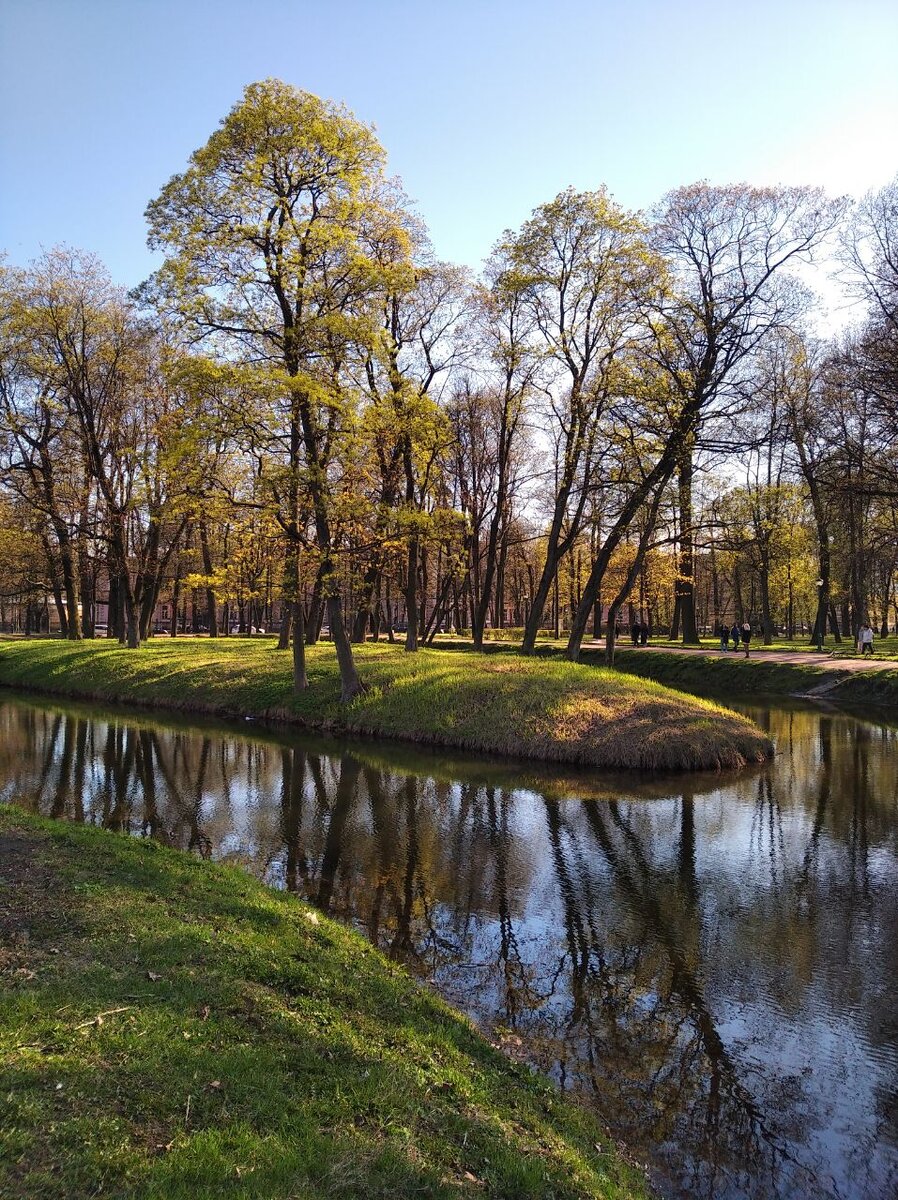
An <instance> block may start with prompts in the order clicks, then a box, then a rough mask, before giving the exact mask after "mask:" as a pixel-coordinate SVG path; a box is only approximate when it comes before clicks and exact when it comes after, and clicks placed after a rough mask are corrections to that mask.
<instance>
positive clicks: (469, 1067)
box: [0, 807, 647, 1200]
mask: <svg viewBox="0 0 898 1200" xmlns="http://www.w3.org/2000/svg"><path fill="white" fill-rule="evenodd" d="M0 1047H2V1053H0V1063H2V1065H0V1196H2V1197H4V1198H10V1200H11V1198H13V1197H15V1198H17V1200H18V1198H21V1197H29V1198H31V1200H63V1198H66V1200H70V1198H71V1197H76V1196H94V1195H102V1196H106V1197H121V1198H124V1197H129V1198H130V1197H133V1198H135V1200H150V1198H153V1200H163V1198H164V1200H196V1198H197V1197H206V1196H209V1197H211V1196H223V1197H235V1198H236V1197H240V1198H250V1197H253V1198H258V1200H262V1198H268V1197H271V1198H272V1200H273V1198H274V1197H278V1198H279V1200H285V1198H289V1197H296V1198H299V1197H302V1198H303V1200H306V1198H317V1197H321V1198H324V1197H339V1198H347V1200H348V1198H350V1197H352V1198H358V1197H366V1200H375V1198H377V1197H393V1198H399V1200H401V1198H403V1197H412V1196H415V1197H420V1196H430V1197H437V1198H449V1197H466V1196H471V1197H473V1196H489V1197H494V1198H500V1197H508V1198H509V1200H510V1198H512V1197H515V1198H519V1197H534V1198H535V1197H541V1198H545V1200H550V1198H557V1200H567V1198H571V1200H573V1198H580V1200H586V1198H593V1200H595V1198H599V1200H602V1198H606V1200H623V1198H624V1197H627V1198H634V1197H642V1196H645V1195H646V1194H647V1189H646V1186H645V1183H644V1180H643V1178H642V1176H641V1174H640V1173H639V1172H638V1171H637V1170H636V1169H635V1168H633V1167H631V1166H629V1165H627V1164H626V1163H625V1162H624V1161H623V1160H622V1159H621V1157H620V1156H619V1154H618V1153H617V1152H616V1151H614V1150H613V1149H612V1148H611V1147H610V1145H609V1144H608V1143H607V1142H606V1141H605V1140H604V1138H603V1137H602V1136H601V1133H600V1131H599V1129H598V1128H597V1126H596V1124H595V1122H594V1121H593V1119H592V1117H591V1116H590V1115H589V1114H588V1113H587V1112H586V1111H585V1110H581V1109H579V1108H578V1107H576V1106H575V1105H573V1104H570V1103H568V1102H567V1101H566V1100H565V1099H564V1098H563V1097H562V1096H561V1095H560V1094H559V1093H558V1092H557V1091H556V1090H555V1089H554V1088H553V1087H552V1086H551V1085H550V1084H549V1083H548V1082H546V1081H545V1080H542V1079H540V1078H539V1077H537V1076H534V1075H533V1074H531V1073H530V1072H528V1071H526V1070H525V1069H524V1068H522V1067H519V1066H516V1065H514V1064H512V1063H511V1062H509V1061H508V1060H507V1059H505V1058H504V1057H503V1056H502V1055H501V1054H500V1053H499V1052H498V1051H497V1050H495V1049H493V1048H492V1047H491V1046H490V1045H489V1044H488V1043H487V1042H486V1041H485V1040H484V1039H483V1038H482V1037H481V1036H480V1035H478V1034H477V1033H476V1031H475V1030H474V1029H473V1028H472V1026H471V1025H470V1023H469V1022H468V1021H467V1020H466V1019H465V1018H463V1017H461V1016H460V1015H458V1014H456V1013H454V1012H453V1011H452V1010H451V1009H449V1008H448V1007H447V1006H446V1005H445V1004H443V1003H442V1002H441V1001H440V1000H439V999H437V998H436V997H435V996H433V995H432V994H431V993H430V992H429V991H428V990H426V989H425V988H422V987H420V986H418V985H417V984H415V983H414V982H413V981H412V980H411V978H410V977H409V976H407V975H406V974H405V972H404V971H403V970H402V969H401V968H399V967H397V966H396V965H394V964H392V963H391V962H389V961H388V960H387V959H386V958H384V957H383V956H382V955H381V954H379V953H378V952H377V951H376V950H374V949H372V948H371V947H370V946H369V945H368V944H367V943H366V942H364V941H363V940H362V938H361V937H360V936H358V935H356V934H354V933H352V932H351V931H349V930H346V929H344V928H342V927H340V926H338V925H336V924H334V923H333V922H331V921H329V920H327V919H325V918H324V917H322V916H320V915H319V914H318V913H317V912H315V910H314V909H312V908H310V907H308V906H306V905H304V904H302V903H300V902H299V901H297V900H296V899H295V898H293V897H291V896H288V895H286V894H283V893H278V892H274V891H272V890H271V889H268V888H266V887H265V886H264V885H262V884H260V883H258V882H257V881H255V880H253V879H251V878H250V877H249V876H247V875H246V874H244V873H243V872H242V871H240V870H239V869H237V868H227V867H222V866H218V865H213V864H211V863H208V862H203V861H200V860H197V859H194V858H191V857H190V856H188V855H186V854H183V853H180V852H177V851H171V850H167V849H165V848H163V847H160V846H158V845H156V844H154V843H151V842H148V841H142V840H137V839H131V838H128V837H126V836H124V835H121V834H112V833H107V832H104V831H100V830H96V829H90V828H84V827H77V826H72V825H64V824H61V823H57V822H51V821H47V820H40V819H37V818H33V817H30V816H25V815H24V814H21V813H19V812H17V811H16V810H15V809H12V808H8V807H7V808H0Z"/></svg>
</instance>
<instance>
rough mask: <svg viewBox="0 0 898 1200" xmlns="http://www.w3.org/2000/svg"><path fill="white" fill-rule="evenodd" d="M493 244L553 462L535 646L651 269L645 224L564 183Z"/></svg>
mask: <svg viewBox="0 0 898 1200" xmlns="http://www.w3.org/2000/svg"><path fill="white" fill-rule="evenodd" d="M497 253H498V254H499V255H500V256H501V257H502V258H503V259H504V260H505V267H504V271H503V286H504V287H505V288H506V289H509V290H510V289H515V290H517V291H518V292H519V294H520V298H521V300H520V305H521V309H522V317H523V319H524V320H525V321H527V322H529V324H530V326H531V327H532V329H533V331H534V335H535V344H534V349H535V351H536V353H537V354H538V355H539V356H540V358H541V359H542V363H543V368H544V376H545V378H544V381H543V383H544V388H545V392H546V396H547V398H548V405H549V415H550V421H551V425H550V428H551V433H552V436H553V437H554V440H555V459H556V472H555V479H554V482H553V485H552V487H551V500H550V509H551V515H550V519H549V528H548V532H547V535H546V557H545V562H544V564H543V570H542V573H541V575H540V578H539V582H538V583H537V585H536V589H535V592H534V595H533V600H532V604H531V608H530V613H529V617H528V620H527V626H526V629H525V632H524V640H523V645H522V650H523V651H524V653H525V654H529V653H531V652H532V650H533V648H534V646H535V644H536V634H537V631H538V629H539V626H540V622H541V620H542V615H543V610H544V608H545V605H546V600H547V598H548V595H549V591H550V588H551V586H552V582H553V580H554V578H555V576H556V573H557V570H558V565H559V562H560V561H561V559H562V558H563V556H564V555H565V554H566V553H567V552H568V551H569V550H570V548H571V546H572V545H573V543H574V541H575V539H576V537H577V534H578V533H579V532H580V529H581V527H582V523H583V518H584V511H585V509H586V505H587V500H588V498H589V496H590V494H591V493H592V491H593V489H594V488H595V486H596V475H597V472H598V470H599V467H600V463H601V460H602V457H603V454H604V451H605V441H604V437H605V434H606V432H607V429H606V424H605V423H606V421H607V419H608V415H609V414H608V409H609V403H610V401H611V398H612V396H613V394H614V379H615V372H614V366H615V363H616V360H617V359H618V357H619V356H620V355H621V354H622V352H623V351H624V349H625V348H626V346H627V345H628V344H629V343H630V341H631V339H632V337H633V326H634V319H635V316H636V312H637V305H638V293H639V291H640V288H641V287H642V286H644V284H645V282H646V279H647V278H648V279H651V278H653V277H654V271H653V264H652V262H651V261H650V258H649V255H648V254H647V251H646V248H645V244H644V240H643V228H642V225H641V224H640V222H639V221H638V220H637V219H636V218H635V217H634V216H632V215H631V214H629V213H626V212H624V210H623V209H621V208H619V207H618V206H617V205H616V204H615V203H614V202H613V201H612V200H611V199H610V197H609V196H608V195H607V193H606V192H605V191H604V190H601V191H597V192H575V191H573V190H572V189H568V190H567V191H565V192H562V193H561V194H560V195H558V196H556V198H555V199H554V200H552V201H550V202H549V203H548V204H544V205H541V206H540V207H539V208H537V209H536V211H535V212H534V213H533V216H532V217H531V218H530V220H529V221H527V222H525V224H524V226H523V228H522V229H521V230H520V231H519V232H518V233H516V234H512V233H508V234H506V236H505V238H504V240H503V242H502V243H501V244H500V246H499V248H498V251H497Z"/></svg>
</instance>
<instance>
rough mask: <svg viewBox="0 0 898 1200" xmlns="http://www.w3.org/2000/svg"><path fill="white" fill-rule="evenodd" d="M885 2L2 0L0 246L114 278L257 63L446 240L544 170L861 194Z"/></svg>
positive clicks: (546, 173)
mask: <svg viewBox="0 0 898 1200" xmlns="http://www.w3.org/2000/svg"><path fill="white" fill-rule="evenodd" d="M896 64H898V3H896V0H840V2H838V3H833V2H830V0H778V2H768V0H749V3H742V4H738V3H735V2H734V0H729V2H728V0H717V2H716V3H713V2H711V0H629V2H621V3H618V2H617V0H592V2H591V3H589V2H588V0H544V2H542V3H538V2H536V0H516V2H508V0H482V2H481V3H474V2H473V0H454V3H450V2H445V0H444V2H443V3H431V2H429V0H419V3H417V4H413V3H401V2H399V0H380V2H379V3H373V2H372V3H363V2H362V0H342V2H341V3H338V4H335V3H331V2H330V0H315V2H314V3H311V2H307V0H268V2H267V3H264V4H259V3H252V0H240V2H235V0H177V2H172V0H0V249H5V251H6V253H7V255H8V257H9V260H10V261H11V262H13V263H15V264H24V263H26V262H27V261H28V260H30V259H31V258H33V257H35V256H36V255H38V254H39V253H40V251H41V249H42V248H49V247H51V246H53V245H55V244H58V243H65V244H67V245H69V246H73V247H77V248H79V249H83V250H87V251H90V252H92V253H95V254H97V255H98V256H99V257H100V258H101V259H103V261H104V262H105V263H106V264H107V266H108V268H109V270H110V272H111V274H112V277H113V279H115V281H116V282H118V283H120V284H123V285H125V286H128V287H131V286H133V285H135V284H137V283H138V282H140V281H141V280H142V279H144V278H146V276H147V275H149V274H150V272H151V271H152V270H153V269H154V267H155V266H156V265H158V259H157V258H156V256H154V255H152V254H151V253H150V252H149V251H148V250H147V249H146V224H145V221H144V217H143V212H144V209H145V208H146V205H147V203H148V202H149V201H150V200H151V199H152V198H153V197H155V196H156V195H157V194H158V193H159V191H160V189H161V187H162V186H163V185H164V184H165V182H166V181H167V180H168V179H169V178H170V177H171V176H172V175H173V174H175V173H177V172H179V171H181V170H183V169H184V167H185V166H186V165H187V160H188V157H189V155H190V154H191V152H192V151H193V150H195V149H196V148H197V147H199V146H201V145H202V144H203V143H204V142H205V141H206V140H207V138H208V137H209V135H210V134H211V133H212V132H213V130H214V129H215V127H216V126H217V124H218V123H219V121H220V120H221V119H222V118H223V117H224V116H225V114H226V113H227V112H228V110H229V109H230V108H231V107H232V106H233V105H234V104H235V103H237V102H238V101H239V99H240V97H241V95H242V92H243V89H244V87H245V86H246V85H247V84H248V83H251V82H253V81H254V80H258V79H263V78H266V77H269V76H276V77H279V78H281V79H283V80H286V81H287V82H288V83H291V84H294V85H295V86H297V87H300V88H303V89H305V90H306V91H310V92H314V93H316V94H318V95H319V96H322V97H327V98H329V99H332V100H338V101H342V102H344V103H345V104H346V105H347V106H348V107H349V108H350V109H351V110H352V111H353V112H354V114H355V115H356V117H358V118H359V119H360V120H363V121H365V122H367V123H370V124H373V125H374V126H375V127H376V129H377V132H378V136H379V138H380V140H381V142H382V143H383V145H384V147H385V148H386V150H387V153H388V155H389V169H390V171H391V173H394V174H398V175H399V176H401V178H402V180H403V181H404V184H405V187H406V190H407V192H408V193H409V195H410V196H411V197H412V198H413V199H414V201H415V203H416V205H417V209H418V212H419V214H420V215H421V216H422V217H423V219H424V220H425V221H426V223H427V224H428V226H429V228H430V231H431V236H432V238H433V241H434V245H435V249H436V253H437V254H438V256H440V257H441V258H445V259H448V260H451V261H455V262H460V263H465V264H467V265H468V266H470V267H472V268H474V269H477V268H478V267H479V266H480V264H481V262H482V260H483V259H484V257H485V256H486V255H487V254H488V253H489V250H490V248H491V246H492V245H493V244H494V243H495V241H496V240H497V239H498V238H499V236H500V235H501V234H502V232H503V230H504V229H507V228H517V227H518V226H520V225H521V223H522V222H523V221H524V220H526V218H527V217H528V216H529V215H530V213H531V212H532V210H533V209H534V208H535V207H536V206H537V205H538V204H541V203H543V202H545V201H548V200H550V199H551V198H552V197H553V196H555V195H556V194H557V193H558V192H559V191H561V190H562V189H563V188H565V187H567V186H569V185H573V186H574V187H576V188H580V189H586V188H596V187H598V186H599V185H600V184H605V185H606V186H607V187H608V189H609V190H610V192H611V193H612V195H613V196H614V197H615V199H616V200H617V201H618V202H619V203H621V204H623V205H624V206H626V207H628V208H635V209H644V208H647V207H648V206H650V205H651V204H652V203H654V202H655V201H656V200H658V199H660V197H661V196H662V195H663V194H664V193H665V192H666V191H668V190H669V189H671V188H673V187H677V186H679V185H681V184H686V183H691V182H693V181H695V180H697V179H708V180H710V181H711V182H713V183H731V182H740V181H748V182H750V183H757V184H774V183H788V184H804V183H808V184H819V185H822V186H824V187H826V188H827V189H828V190H829V191H831V192H833V193H836V194H842V193H846V192H847V193H849V194H852V195H856V196H857V195H861V194H863V193H864V192H865V191H866V190H868V189H870V188H874V187H879V186H881V185H882V184H884V183H886V182H888V181H889V180H890V179H892V178H894V177H895V175H896V174H898V65H896Z"/></svg>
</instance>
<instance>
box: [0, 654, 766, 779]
mask: <svg viewBox="0 0 898 1200" xmlns="http://www.w3.org/2000/svg"><path fill="white" fill-rule="evenodd" d="M356 659H357V662H358V665H359V668H360V671H361V674H362V676H363V678H364V680H365V682H366V684H367V687H368V690H367V691H366V693H365V694H364V695H362V696H359V697H358V698H357V699H356V700H355V701H353V703H352V704H349V705H341V704H340V703H339V701H338V696H339V683H338V677H337V667H336V662H335V660H334V652H333V647H332V646H330V645H327V644H324V645H318V646H314V647H311V648H310V650H309V655H308V676H309V683H310V686H309V689H308V691H307V692H305V693H304V694H303V695H302V696H299V697H294V696H293V695H292V688H291V675H290V660H289V656H288V655H287V654H285V653H283V652H280V651H278V650H277V649H276V646H275V644H274V642H273V641H272V640H267V639H266V640H255V639H254V640H247V639H239V638H230V639H216V640H211V639H209V638H196V639H188V638H184V639H181V638H179V639H177V640H169V639H158V640H154V641H153V642H151V643H149V644H148V645H146V646H144V647H142V648H141V649H140V650H136V651H135V650H127V649H124V648H123V647H120V646H119V645H118V644H117V643H110V642H108V641H101V642H83V643H71V642H62V641H51V640H47V641H31V642H5V643H3V644H2V645H0V685H4V686H7V687H20V688H28V689H32V690H36V691H40V692H43V693H45V694H49V695H59V696H68V697H76V698H80V699H89V700H100V701H116V702H124V703H131V704H140V705H143V706H146V707H150V708H160V709H167V710H170V711H181V712H194V713H207V714H210V715H215V716H226V717H234V716H237V717H245V716H253V717H259V718H263V719H269V720H277V721H283V722H287V723H290V724H295V725H299V726H304V727H306V728H310V729H319V730H326V731H329V732H347V733H360V734H368V735H373V736H378V737H390V738H397V739H399V740H402V741H407V742H417V743H419V744H423V745H431V746H451V747H456V748H459V749H466V750H474V751H478V752H481V753H483V752H486V753H491V754H501V755H510V756H516V757H522V758H529V759H536V760H540V761H543V762H555V763H576V764H580V765H586V766H592V767H604V768H613V769H621V768H626V769H637V770H668V771H670V770H674V771H675V770H717V769H721V768H731V767H740V766H743V765H744V764H746V763H749V762H761V761H763V760H764V759H765V758H768V757H769V756H770V755H771V753H772V746H771V744H770V742H769V740H768V739H767V738H766V736H765V735H764V734H763V733H762V732H761V731H760V730H758V729H757V728H756V727H755V726H754V725H752V724H751V722H749V721H747V720H746V719H745V718H744V717H741V716H739V715H737V714H736V713H734V712H732V711H730V710H729V709H726V708H723V707H721V706H720V705H717V704H714V703H711V702H709V701H705V700H699V699H696V698H695V697H692V696H687V695H684V694H682V693H678V692H674V691H671V690H670V689H668V688H665V687H663V686H661V685H659V684H657V683H655V682H649V681H646V680H640V679H636V678H633V677H631V676H627V675H623V674H621V673H620V672H617V671H606V670H604V669H601V668H600V669H596V668H595V667H594V666H591V665H580V664H574V663H567V662H564V661H561V660H547V659H545V658H542V657H539V658H523V657H521V656H520V655H518V654H516V653H497V652H491V653H488V654H475V653H473V652H470V651H459V650H434V649H424V650H420V651H419V652H418V653H417V654H405V653H403V651H402V649H401V648H399V647H396V646H389V645H383V644H368V645H366V646H359V647H357V648H356Z"/></svg>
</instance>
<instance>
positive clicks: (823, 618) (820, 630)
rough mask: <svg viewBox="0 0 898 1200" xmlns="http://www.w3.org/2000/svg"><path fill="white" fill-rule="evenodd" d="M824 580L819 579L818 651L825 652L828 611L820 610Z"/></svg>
mask: <svg viewBox="0 0 898 1200" xmlns="http://www.w3.org/2000/svg"><path fill="white" fill-rule="evenodd" d="M822 587H823V580H822V579H818V580H817V651H818V653H819V654H822V653H823V629H824V624H825V622H826V613H821V611H820V597H821V596H822V594H823V593H822V591H821V589H822Z"/></svg>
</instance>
